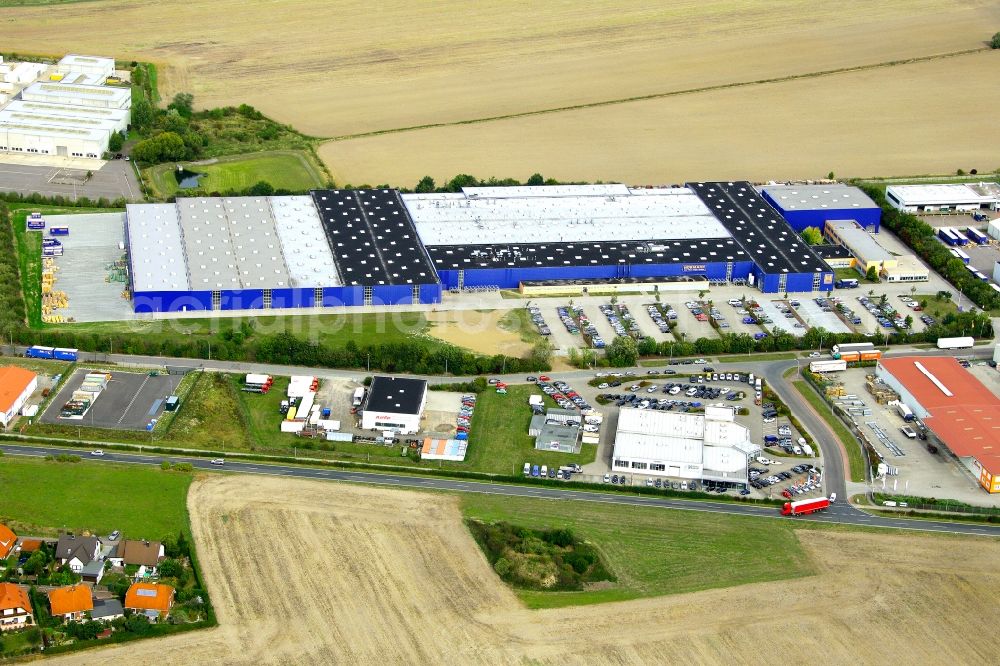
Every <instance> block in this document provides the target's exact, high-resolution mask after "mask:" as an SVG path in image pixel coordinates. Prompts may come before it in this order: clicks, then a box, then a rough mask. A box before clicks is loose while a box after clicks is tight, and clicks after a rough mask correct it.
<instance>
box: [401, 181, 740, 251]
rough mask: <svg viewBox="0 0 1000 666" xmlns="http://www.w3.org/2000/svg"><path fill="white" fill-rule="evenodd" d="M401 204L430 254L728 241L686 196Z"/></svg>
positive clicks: (479, 196)
mask: <svg viewBox="0 0 1000 666" xmlns="http://www.w3.org/2000/svg"><path fill="white" fill-rule="evenodd" d="M402 199H403V203H404V204H405V205H406V208H407V210H408V211H409V214H410V216H411V217H412V218H413V221H414V224H415V225H416V228H417V231H418V232H419V234H420V238H421V240H422V241H423V242H424V244H426V245H429V246H437V245H470V244H478V245H511V244H520V243H526V242H528V243H562V242H577V241H581V240H588V241H627V240H644V239H657V238H665V239H677V240H681V239H697V238H727V237H729V236H730V233H729V232H728V231H727V230H726V228H725V227H724V226H723V225H722V224H721V223H720V222H719V221H718V220H717V219H716V218H715V216H714V215H712V212H711V211H710V210H709V209H708V208H707V207H706V206H705V204H704V203H702V201H701V200H700V199H699V198H698V197H697V196H695V194H694V193H693V192H692V191H691V190H690V189H688V188H657V189H634V190H631V189H629V188H627V187H625V186H624V185H596V186H593V185H587V186H581V185H551V186H539V187H509V188H508V187H489V188H466V189H465V190H463V192H462V193H461V194H456V193H443V194H404V195H402Z"/></svg>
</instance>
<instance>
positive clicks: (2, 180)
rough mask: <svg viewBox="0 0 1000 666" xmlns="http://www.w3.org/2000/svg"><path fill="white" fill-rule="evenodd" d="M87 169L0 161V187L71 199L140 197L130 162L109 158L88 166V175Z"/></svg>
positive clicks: (141, 195) (24, 192) (135, 198)
mask: <svg viewBox="0 0 1000 666" xmlns="http://www.w3.org/2000/svg"><path fill="white" fill-rule="evenodd" d="M90 161H94V160H90ZM94 163H95V165H96V164H100V162H97V161H94ZM87 173H88V171H87V170H86V169H78V168H59V167H52V166H42V165H37V164H25V163H8V162H0V191H3V192H19V193H21V194H25V195H27V194H32V193H35V192H37V193H38V194H41V195H43V196H46V197H54V196H63V197H67V198H69V199H73V200H76V199H78V198H80V197H87V198H88V199H92V200H97V199H101V198H104V199H108V200H109V201H113V200H115V199H119V198H124V199H126V200H128V201H141V200H142V199H143V194H142V187H141V186H140V185H139V180H138V178H137V177H136V175H135V168H134V167H133V166H132V163H131V162H126V161H124V160H111V161H109V162H104V164H103V166H101V167H100V168H97V170H96V171H94V170H91V174H92V175H91V177H90V178H87Z"/></svg>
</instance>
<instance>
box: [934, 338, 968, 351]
mask: <svg viewBox="0 0 1000 666" xmlns="http://www.w3.org/2000/svg"><path fill="white" fill-rule="evenodd" d="M974 344H976V339H975V338H969V337H965V338H938V341H937V348H938V349H968V348H970V347H972V346H973V345H974Z"/></svg>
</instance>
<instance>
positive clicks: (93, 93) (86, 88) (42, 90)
mask: <svg viewBox="0 0 1000 666" xmlns="http://www.w3.org/2000/svg"><path fill="white" fill-rule="evenodd" d="M35 96H39V97H44V98H45V99H52V100H59V101H60V102H61V103H62V104H73V103H74V102H75V101H76V100H79V99H81V98H82V99H91V100H100V101H102V102H110V103H111V106H113V107H117V108H124V107H125V106H126V102H128V101H130V100H131V99H132V89H131V88H124V87H122V88H119V87H111V86H94V85H84V84H66V83H58V82H55V81H36V82H35V83H32V84H31V85H30V86H28V87H27V88H25V89H24V90H22V91H21V99H27V100H31V98H32V97H35Z"/></svg>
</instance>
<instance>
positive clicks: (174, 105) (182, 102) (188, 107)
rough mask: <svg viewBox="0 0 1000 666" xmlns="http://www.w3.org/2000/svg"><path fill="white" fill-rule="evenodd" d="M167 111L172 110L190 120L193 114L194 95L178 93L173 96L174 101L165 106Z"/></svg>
mask: <svg viewBox="0 0 1000 666" xmlns="http://www.w3.org/2000/svg"><path fill="white" fill-rule="evenodd" d="M167 108H168V109H174V110H176V111H177V113H179V114H180V115H182V116H184V117H185V118H190V117H191V114H192V113H193V112H194V95H192V94H191V93H185V92H179V93H177V94H176V95H174V99H173V100H172V101H171V102H170V104H168V105H167Z"/></svg>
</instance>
